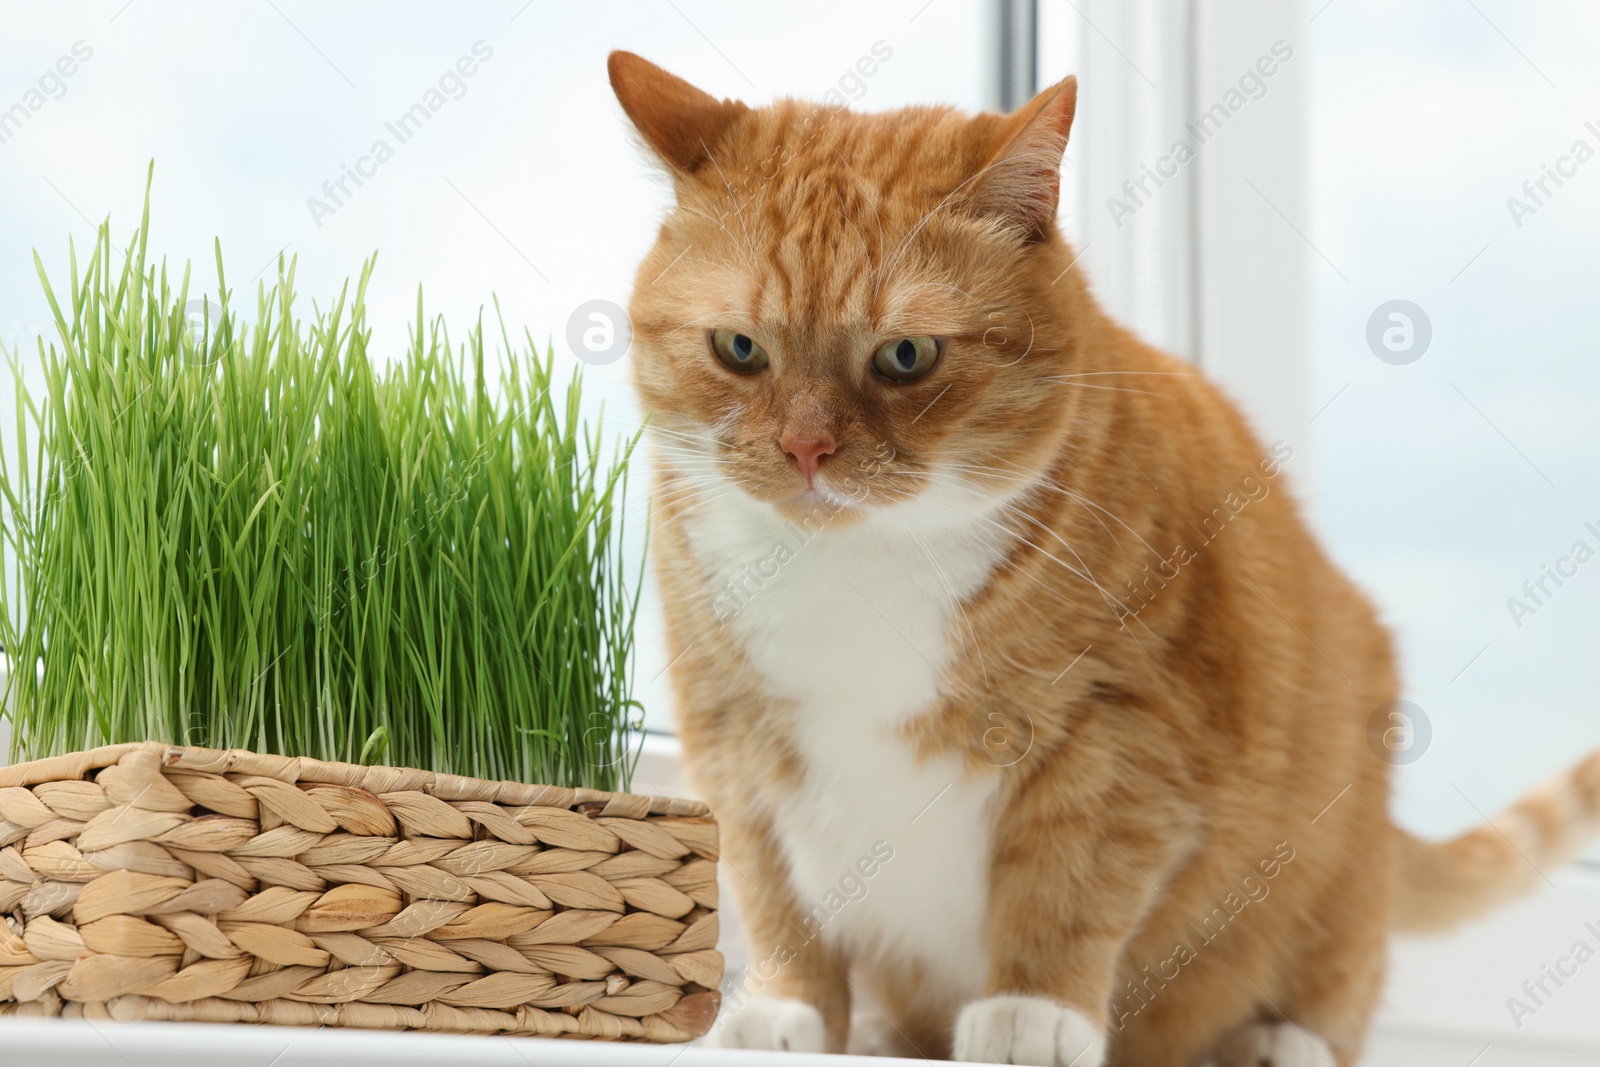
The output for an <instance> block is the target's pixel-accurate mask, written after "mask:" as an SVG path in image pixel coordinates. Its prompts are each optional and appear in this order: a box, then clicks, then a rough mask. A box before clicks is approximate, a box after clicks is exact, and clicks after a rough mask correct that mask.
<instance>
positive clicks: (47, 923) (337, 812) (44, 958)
mask: <svg viewBox="0 0 1600 1067" xmlns="http://www.w3.org/2000/svg"><path fill="white" fill-rule="evenodd" d="M716 860H717V826H716V823H715V822H714V821H713V820H712V819H711V817H710V815H709V813H708V812H707V810H706V808H705V806H704V805H703V804H698V803H693V802H688V801H672V800H666V799H663V798H656V797H642V796H633V795H629V794H625V793H603V792H599V791H597V790H588V789H557V788H554V787H548V786H529V785H520V784H517V783H513V782H486V781H480V780H477V779H473V778H461V777H457V776H454V775H447V774H431V773H428V772H426V771H416V770H400V769H396V768H392V767H357V766H353V765H350V764H344V763H322V762H319V761H316V760H307V759H287V758H284V757H282V756H264V755H259V754H257V753H253V752H240V751H230V752H219V751H216V750H214V749H204V748H179V747H172V746H167V745H161V744H155V743H142V744H129V745H114V746H109V747H106V748H99V749H95V750H93V751H91V752H79V753H74V754H72V755H68V756H59V757H56V758H53V759H45V760H38V761H36V762H33V763H24V764H19V765H17V766H14V767H6V768H0V915H4V916H5V918H6V922H5V923H4V924H0V1016H3V1015H72V1016H87V1017H90V1018H115V1019H190V1020H200V1021H206V1022H254V1023H279V1024H288V1025H304V1026H361V1027H375V1028H381V1029H413V1030H443V1031H455V1032H469V1033H507V1034H537V1035H549V1036H574V1037H592V1038H611V1039H639V1040H645V1041H686V1040H689V1039H691V1038H694V1037H698V1036H700V1035H701V1034H704V1033H705V1032H706V1031H707V1030H708V1029H710V1027H711V1023H712V1021H713V1019H714V1018H715V1016H716V1012H717V1005H718V994H717V992H716V990H717V986H718V984H719V983H720V982H721V980H722V956H721V954H720V953H718V952H717V950H716V944H717V912H716V908H717V881H716Z"/></svg>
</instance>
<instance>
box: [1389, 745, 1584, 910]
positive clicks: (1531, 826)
mask: <svg viewBox="0 0 1600 1067" xmlns="http://www.w3.org/2000/svg"><path fill="white" fill-rule="evenodd" d="M1394 832H1395V835H1396V837H1397V838H1398V842H1397V852H1398V863H1397V864H1396V875H1397V877H1396V885H1395V897H1394V909H1393V923H1394V926H1395V928H1396V929H1400V930H1407V931H1419V932H1420V931H1437V930H1444V929H1448V928H1449V927H1452V926H1454V925H1456V924H1457V923H1460V922H1462V921H1464V920H1466V919H1470V918H1472V917H1473V916H1475V915H1478V914H1480V913H1481V912H1484V911H1487V910H1489V909H1490V908H1492V907H1494V906H1495V905H1497V904H1503V903H1505V902H1507V901H1509V900H1512V899H1514V898H1516V897H1519V896H1521V895H1522V894H1524V893H1526V892H1528V891H1530V890H1532V889H1534V888H1535V887H1536V886H1538V884H1539V883H1540V882H1541V881H1543V880H1544V877H1545V876H1546V875H1548V874H1550V873H1552V872H1553V871H1554V870H1555V869H1556V867H1557V866H1558V865H1560V864H1562V863H1565V862H1566V861H1567V860H1570V859H1571V858H1572V857H1573V856H1575V855H1576V854H1577V853H1578V851H1579V850H1580V849H1581V848H1583V846H1584V845H1585V844H1586V843H1588V841H1590V840H1591V839H1592V838H1594V837H1597V836H1600V752H1596V753H1594V754H1593V755H1591V756H1590V757H1589V758H1588V759H1586V760H1584V761H1583V762H1582V763H1580V764H1578V765H1577V766H1575V767H1573V768H1571V769H1570V770H1568V771H1567V772H1565V773H1564V774H1561V775H1559V776H1557V777H1556V778H1554V779H1552V780H1551V781H1549V782H1546V783H1545V784H1544V785H1543V786H1541V787H1539V788H1538V789H1536V790H1534V791H1533V792H1532V793H1530V794H1528V795H1527V796H1526V797H1524V798H1523V799H1522V800H1519V801H1518V802H1517V803H1516V804H1514V805H1512V806H1511V807H1510V808H1509V809H1507V810H1506V811H1504V812H1502V813H1501V814H1499V815H1496V816H1495V817H1494V819H1493V820H1491V821H1490V822H1488V823H1485V824H1484V825H1482V826H1479V827H1478V828H1476V829H1474V830H1471V831H1469V832H1467V833H1465V834H1462V835H1461V836H1460V837H1457V838H1455V839H1453V840H1450V841H1438V842H1435V841H1424V840H1422V839H1421V838H1419V837H1414V836H1412V835H1411V834H1409V833H1407V832H1406V831H1404V830H1400V829H1398V828H1397V829H1396V830H1395V831H1394Z"/></svg>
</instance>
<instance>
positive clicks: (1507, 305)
mask: <svg viewBox="0 0 1600 1067" xmlns="http://www.w3.org/2000/svg"><path fill="white" fill-rule="evenodd" d="M1318 8H1321V10H1320V11H1318V10H1317V9H1318ZM1308 10H1310V11H1311V12H1312V13H1313V14H1314V15H1315V17H1314V19H1313V21H1312V22H1311V24H1310V25H1309V26H1308V27H1307V29H1306V34H1307V37H1308V44H1309V48H1308V55H1309V57H1310V58H1309V63H1310V65H1311V75H1310V77H1311V106H1310V114H1309V116H1308V122H1309V124H1310V131H1311V132H1310V145H1311V160H1310V179H1311V183H1312V185H1311V202H1312V205H1313V218H1312V224H1311V229H1310V233H1309V236H1310V239H1311V241H1312V243H1313V244H1314V245H1315V247H1316V249H1317V251H1318V252H1320V253H1321V255H1320V256H1311V257H1310V259H1309V262H1310V264H1311V276H1312V279H1313V286H1314V292H1313V309H1314V315H1315V327H1314V331H1313V336H1314V342H1313V349H1312V351H1313V359H1314V372H1315V377H1314V381H1315V383H1316V384H1315V398H1314V403H1315V404H1316V405H1317V406H1319V407H1322V410H1321V413H1320V414H1319V415H1318V416H1317V418H1316V421H1315V424H1314V428H1315V431H1316V450H1315V454H1316V456H1317V459H1318V463H1319V467H1318V471H1317V477H1316V486H1315V491H1314V493H1313V494H1312V495H1313V500H1312V501H1311V503H1312V510H1313V512H1314V515H1315V519H1316V522H1317V524H1318V526H1319V528H1320V529H1321V531H1323V533H1324V535H1325V537H1326V539H1327V541H1328V543H1329V544H1330V546H1331V548H1332V550H1333V552H1334V554H1335V555H1336V556H1337V557H1338V559H1339V560H1340V561H1341V562H1342V563H1343V564H1344V565H1345V566H1346V567H1347V568H1348V569H1349V570H1350V571H1351V572H1353V573H1354V575H1355V576H1356V578H1357V579H1358V580H1359V581H1360V582H1361V584H1362V585H1363V586H1365V588H1366V589H1367V590H1368V591H1369V592H1370V593H1371V594H1372V596H1373V597H1374V598H1375V599H1376V600H1377V601H1378V603H1379V604H1380V605H1381V607H1382V610H1383V614H1384V615H1385V617H1386V618H1387V619H1388V621H1389V622H1390V623H1391V624H1392V625H1393V626H1394V628H1395V629H1396V631H1397V632H1398V634H1399V639H1400V647H1401V649H1402V652H1403V668H1404V676H1405V680H1406V693H1407V695H1408V697H1409V698H1410V699H1411V700H1413V701H1415V702H1416V703H1417V704H1418V705H1420V706H1421V707H1422V709H1423V710H1424V712H1425V713H1426V715H1427V717H1428V719H1429V720H1430V722H1431V725H1432V731H1433V736H1432V741H1431V747H1429V748H1428V750H1427V751H1426V753H1425V755H1422V757H1421V758H1420V759H1417V760H1416V762H1414V763H1411V764H1410V765H1409V766H1407V767H1406V768H1405V769H1404V770H1403V771H1402V773H1401V775H1400V778H1399V795H1398V797H1397V812H1398V815H1399V817H1400V819H1401V820H1402V821H1403V822H1405V823H1407V824H1409V825H1413V826H1415V827H1417V828H1418V829H1420V830H1423V831H1427V832H1437V833H1443V832H1447V831H1451V830H1455V829H1459V828H1461V827H1463V826H1465V825H1467V824H1470V823H1474V822H1477V821H1479V820H1480V819H1481V818H1482V813H1491V814H1492V813H1493V812H1494V811H1495V810H1496V809H1498V808H1500V807H1501V806H1503V805H1504V804H1506V803H1507V802H1509V801H1511V800H1512V799H1514V798H1515V797H1516V796H1517V795H1518V794H1520V793H1521V792H1523V791H1524V790H1526V789H1527V788H1528V787H1529V786H1530V785H1532V784H1533V783H1534V782H1536V781H1537V780H1538V779H1540V778H1542V777H1544V776H1546V775H1548V774H1549V773H1551V772H1552V771H1554V770H1556V769H1558V768H1560V767H1562V766H1564V765H1566V764H1567V763H1569V762H1571V761H1573V760H1574V759H1576V758H1578V757H1579V756H1580V755H1582V754H1583V753H1584V752H1586V751H1588V750H1590V749H1592V748H1594V747H1595V746H1596V745H1600V714H1597V713H1596V704H1597V699H1600V657H1597V656H1596V654H1595V648H1596V642H1597V640H1600V492H1597V490H1600V470H1597V468H1596V464H1595V461H1594V447H1593V429H1594V423H1593V420H1594V418H1595V413H1596V411H1597V410H1600V361H1597V360H1596V359H1595V341H1594V337H1593V335H1591V334H1590V332H1589V331H1590V330H1591V329H1592V328H1593V326H1594V307H1595V286H1596V283H1597V281H1600V278H1597V272H1596V252H1595V250H1596V247H1597V243H1596V242H1597V238H1600V161H1597V153H1600V110H1597V108H1596V106H1595V105H1596V101H1597V100H1600V93H1597V89H1600V67H1597V66H1596V65H1595V63H1594V62H1593V57H1594V54H1595V49H1596V47H1597V46H1600V9H1596V8H1595V7H1594V6H1593V5H1590V4H1584V3H1545V4H1537V5H1528V4H1517V3H1512V2H1509V0H1475V2H1474V3H1465V4H1463V3H1459V2H1457V0H1424V2H1415V3H1407V4H1391V3H1386V2H1383V0H1335V2H1334V3H1332V4H1328V5H1326V6H1325V7H1324V6H1322V5H1321V4H1320V3H1318V4H1313V5H1311V7H1310V8H1309V9H1308ZM1323 257H1326V259H1325V260H1324V258H1323ZM1341 274H1342V275H1343V277H1341V276H1340V275H1341ZM1396 301H1405V302H1407V303H1405V304H1399V303H1395V302H1396Z"/></svg>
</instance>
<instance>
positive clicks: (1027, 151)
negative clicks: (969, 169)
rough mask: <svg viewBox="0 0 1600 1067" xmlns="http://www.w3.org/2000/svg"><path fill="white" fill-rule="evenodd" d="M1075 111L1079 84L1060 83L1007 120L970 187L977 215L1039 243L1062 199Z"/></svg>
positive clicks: (1073, 81)
mask: <svg viewBox="0 0 1600 1067" xmlns="http://www.w3.org/2000/svg"><path fill="white" fill-rule="evenodd" d="M1077 108H1078V79H1077V78H1074V77H1068V78H1064V79H1062V80H1061V81H1059V82H1057V83H1056V84H1054V85H1052V86H1051V87H1050V88H1048V89H1046V90H1045V91H1044V92H1042V93H1040V94H1039V95H1038V96H1036V97H1034V98H1033V99H1032V100H1030V101H1028V102H1027V103H1026V104H1024V105H1022V106H1021V107H1019V108H1018V109H1017V110H1015V111H1013V112H1012V113H1011V114H1009V115H1007V116H1006V117H1005V119H1004V120H1003V122H1002V125H1001V133H1000V137H999V142H1000V148H999V149H998V150H997V151H996V152H995V154H994V155H993V156H992V157H990V159H989V162H988V163H987V164H985V166H984V168H983V171H982V172H981V173H979V175H978V176H977V178H976V179H975V180H974V182H973V186H974V189H973V201H974V205H975V207H976V209H977V211H978V212H979V213H980V214H984V215H990V216H998V217H1000V218H1003V219H1005V220H1007V221H1008V222H1010V223H1012V224H1014V225H1015V226H1016V227H1017V228H1018V229H1019V230H1021V231H1022V232H1024V233H1026V234H1027V236H1028V239H1029V240H1040V239H1042V238H1043V237H1044V235H1045V233H1046V232H1048V230H1049V228H1050V225H1051V223H1053V222H1054V221H1055V217H1056V205H1057V203H1058V202H1059V201H1060V199H1061V157H1062V156H1063V155H1064V154H1065V153H1066V150H1067V134H1068V133H1070V132H1071V130H1072V116H1073V114H1074V113H1075V112H1076V111H1077Z"/></svg>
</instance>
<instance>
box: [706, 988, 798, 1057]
mask: <svg viewBox="0 0 1600 1067" xmlns="http://www.w3.org/2000/svg"><path fill="white" fill-rule="evenodd" d="M707 1043H708V1044H711V1045H715V1046H718V1047H720V1048H747V1049H764V1050H768V1051H775V1052H826V1051H827V1050H828V1049H827V1045H828V1028H827V1026H826V1025H824V1024H823V1021H822V1013H821V1012H820V1011H818V1010H817V1009H816V1008H813V1007H812V1006H811V1005H810V1004H807V1003H805V1002H804V1001H801V1000H790V999H789V998H788V997H752V998H751V999H750V1000H749V1001H747V1002H746V1003H745V1004H743V1005H742V1006H741V1007H740V1008H739V1010H738V1011H736V1012H734V1013H733V1014H732V1015H729V1016H726V1017H724V1018H723V1019H722V1020H721V1021H720V1022H719V1023H718V1024H717V1026H716V1027H715V1028H714V1029H713V1030H712V1031H711V1035H710V1037H709V1038H708V1039H707Z"/></svg>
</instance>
